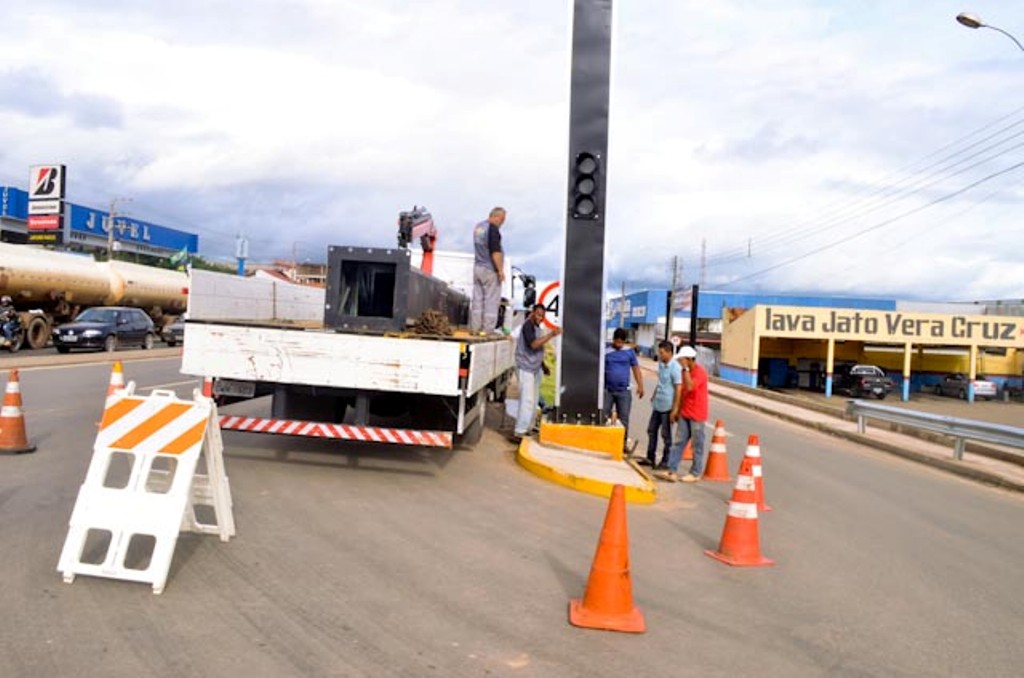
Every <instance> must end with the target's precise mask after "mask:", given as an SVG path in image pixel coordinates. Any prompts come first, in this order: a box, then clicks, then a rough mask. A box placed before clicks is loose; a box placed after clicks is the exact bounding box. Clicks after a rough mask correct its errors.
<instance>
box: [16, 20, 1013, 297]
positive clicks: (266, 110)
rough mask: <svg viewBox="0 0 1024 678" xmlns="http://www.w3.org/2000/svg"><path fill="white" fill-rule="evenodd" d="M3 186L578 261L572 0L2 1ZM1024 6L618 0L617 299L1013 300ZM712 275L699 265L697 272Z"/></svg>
mask: <svg viewBox="0 0 1024 678" xmlns="http://www.w3.org/2000/svg"><path fill="white" fill-rule="evenodd" d="M3 5H4V8H5V10H6V11H5V12H4V13H3V18H2V19H0V25H2V36H3V37H2V39H0V183H2V184H8V185H14V186H20V187H24V186H25V185H26V184H27V174H28V167H29V166H30V165H33V164H38V163H44V162H63V163H65V164H67V165H68V194H69V198H70V199H71V200H72V201H73V202H77V203H80V204H85V205H89V206H94V207H102V206H104V205H106V204H109V201H110V200H111V198H114V197H123V198H131V202H130V203H128V204H127V205H126V207H127V209H128V210H129V211H130V214H131V215H132V216H134V217H136V218H138V219H142V220H146V221H151V222H155V223H159V224H163V225H167V226H171V227H175V228H181V229H185V230H189V231H193V232H197V233H199V234H200V250H201V253H202V254H204V255H206V256H208V257H211V258H222V257H223V258H229V257H231V256H232V255H233V252H234V240H235V235H236V234H237V233H239V232H244V233H246V234H247V236H248V237H249V240H250V254H251V257H252V258H253V259H256V260H269V259H272V258H275V257H283V258H289V259H290V258H291V256H292V253H293V252H294V253H295V254H296V255H297V256H298V257H299V258H300V259H311V260H318V259H322V258H323V253H324V252H325V250H326V246H327V245H328V244H352V245H363V246H390V245H391V244H392V243H393V242H394V237H395V220H396V217H397V213H398V212H399V211H400V210H402V209H409V208H411V207H412V206H413V204H421V205H427V206H428V207H429V208H430V209H431V211H432V212H433V214H434V217H435V221H436V222H437V224H438V226H439V227H440V228H441V247H442V248H444V249H463V250H466V249H467V248H468V247H469V233H470V229H471V227H472V224H473V223H474V222H475V221H478V220H479V219H482V218H484V217H485V216H486V213H487V211H488V209H489V208H490V207H492V206H493V205H495V204H501V205H504V206H505V207H507V208H508V210H509V219H508V222H507V224H506V227H505V229H504V236H505V243H506V249H507V251H508V253H509V256H510V257H511V258H512V259H513V260H514V262H515V263H516V264H517V265H519V266H520V267H522V268H523V269H525V270H528V271H530V272H534V273H536V274H537V275H538V277H539V278H541V279H553V278H555V277H557V275H558V271H559V268H560V266H561V257H562V243H563V233H564V215H565V204H566V198H565V195H566V188H565V187H566V167H567V157H568V155H567V154H568V90H569V78H568V76H569V52H568V46H569V30H570V5H569V3H568V2H565V1H561V2H560V1H557V0H516V1H515V2H509V1H507V0H506V1H503V2H497V1H493V0H420V1H419V2H409V1H408V0H244V1H243V0H178V1H177V2H173V3H171V2H165V1H163V0H31V1H27V0H6V1H5V2H4V3H3ZM961 11H971V12H973V13H975V14H977V15H979V16H980V17H981V18H982V19H984V20H985V21H987V22H990V23H991V24H992V25H996V26H999V27H1001V28H1003V29H1005V30H1007V31H1009V32H1010V33H1013V34H1015V35H1017V36H1018V37H1020V38H1021V39H1022V40H1024V5H1020V3H1009V2H1005V1H1000V2H997V1H995V0H988V1H982V0H970V2H969V3H967V4H965V3H964V2H961V1H959V0H957V1H948V0H884V1H883V0H877V1H875V0H859V1H852V0H849V1H842V2H840V1H839V0H820V1H813V0H771V1H769V0H701V1H700V2H696V1H690V0H619V1H618V3H617V6H616V10H615V12H616V20H615V44H614V47H613V49H614V57H613V82H612V120H611V128H610V138H611V142H610V150H609V164H610V167H609V187H608V196H609V199H608V219H607V232H608V242H607V276H608V280H607V284H608V287H609V288H611V289H616V290H617V289H619V286H620V285H621V284H622V283H625V285H626V287H627V289H628V290H638V289H644V288H649V287H667V286H668V284H669V280H670V276H671V260H672V257H673V256H678V257H679V259H680V261H681V262H682V269H683V279H684V281H685V282H687V283H693V282H698V281H702V282H703V285H704V288H705V289H717V290H723V291H735V292H746V291H758V290H760V291H772V292H830V293H847V294H856V295H864V296H896V297H898V298H907V299H931V300H974V299H995V298H1017V299H1020V298H1024V266H1022V265H1021V252H1022V251H1024V200H1022V198H1024V166H1022V164H1024V96H1022V95H1021V92H1024V51H1021V50H1019V49H1018V48H1017V46H1016V45H1014V43H1013V42H1012V41H1011V40H1010V39H1009V38H1007V37H1006V36H1004V35H1000V34H999V33H997V32H996V31H993V30H988V29H980V30H973V31H972V30H970V29H967V28H965V27H963V26H960V25H959V24H958V23H956V21H955V20H954V17H955V16H956V14H957V13H958V12H961ZM702 252H703V258H704V260H705V262H706V265H705V266H704V267H702V266H701V261H702Z"/></svg>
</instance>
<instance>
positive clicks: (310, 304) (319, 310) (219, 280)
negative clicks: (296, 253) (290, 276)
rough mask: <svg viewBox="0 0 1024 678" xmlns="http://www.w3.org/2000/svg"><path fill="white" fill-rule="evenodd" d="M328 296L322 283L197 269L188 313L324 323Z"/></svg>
mask: <svg viewBox="0 0 1024 678" xmlns="http://www.w3.org/2000/svg"><path fill="white" fill-rule="evenodd" d="M324 300H325V292H324V290H323V289H322V288H318V287H307V286H305V285H296V284H293V283H287V282H282V281H279V280H270V279H266V278H243V277H240V276H235V275H227V274H225V273H214V272H212V271H200V270H193V271H192V272H191V274H190V280H189V287H188V317H189V320H247V321H253V322H262V321H281V320H284V321H290V322H295V323H311V322H318V323H322V322H323V317H324Z"/></svg>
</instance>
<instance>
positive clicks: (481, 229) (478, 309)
mask: <svg viewBox="0 0 1024 678" xmlns="http://www.w3.org/2000/svg"><path fill="white" fill-rule="evenodd" d="M504 223H505V209H504V208H502V207H495V208H494V209H492V210H491V213H490V215H489V216H488V217H487V219H486V221H481V222H480V223H479V224H477V225H476V226H474V227H473V298H472V300H471V302H470V307H469V329H470V330H471V331H473V332H494V331H495V328H496V326H497V324H498V305H499V303H500V302H501V285H502V283H504V282H505V254H504V251H503V250H502V248H501V231H500V230H499V229H500V228H501V225H502V224H504Z"/></svg>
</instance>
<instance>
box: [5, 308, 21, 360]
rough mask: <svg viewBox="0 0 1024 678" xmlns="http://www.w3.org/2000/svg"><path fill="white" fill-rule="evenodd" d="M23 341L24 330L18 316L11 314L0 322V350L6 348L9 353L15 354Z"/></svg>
mask: <svg viewBox="0 0 1024 678" xmlns="http://www.w3.org/2000/svg"><path fill="white" fill-rule="evenodd" d="M24 341H25V328H24V326H23V325H22V324H21V316H20V315H18V314H17V313H11V314H9V315H8V316H7V317H6V318H5V319H3V320H2V321H0V348H6V349H7V350H8V351H10V352H11V353H17V352H18V351H19V350H20V349H21V345H22V343H24Z"/></svg>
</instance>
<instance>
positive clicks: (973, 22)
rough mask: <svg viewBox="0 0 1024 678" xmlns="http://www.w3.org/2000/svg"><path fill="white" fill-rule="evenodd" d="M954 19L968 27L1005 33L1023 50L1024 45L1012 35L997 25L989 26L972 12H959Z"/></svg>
mask: <svg viewBox="0 0 1024 678" xmlns="http://www.w3.org/2000/svg"><path fill="white" fill-rule="evenodd" d="M956 20H957V21H959V22H960V23H961V24H963V25H964V26H967V27H968V28H991V29H992V30H993V31H998V32H1000V33H1002V34H1003V35H1005V36H1006V37H1008V38H1009V39H1010V40H1013V43H1014V44H1015V45H1017V47H1019V48H1020V51H1022V52H1024V45H1022V44H1020V40H1018V39H1017V38H1015V37H1013V36H1012V35H1010V34H1009V33H1007V32H1006V31H1004V30H1003V29H1002V28H999V27H998V26H991V25H989V24H987V23H985V22H984V21H982V20H981V19H980V18H979V17H977V16H975V15H973V14H968V13H967V12H960V13H959V14H957V15H956Z"/></svg>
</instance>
